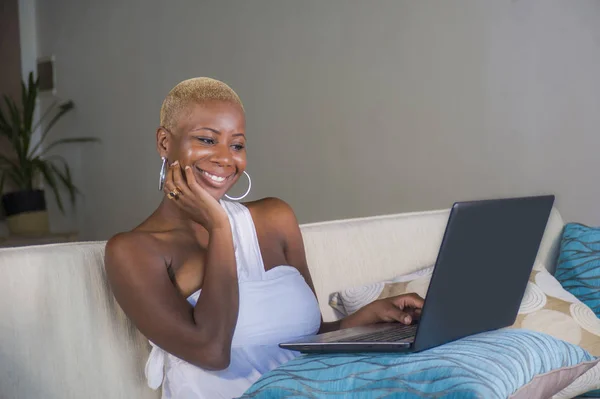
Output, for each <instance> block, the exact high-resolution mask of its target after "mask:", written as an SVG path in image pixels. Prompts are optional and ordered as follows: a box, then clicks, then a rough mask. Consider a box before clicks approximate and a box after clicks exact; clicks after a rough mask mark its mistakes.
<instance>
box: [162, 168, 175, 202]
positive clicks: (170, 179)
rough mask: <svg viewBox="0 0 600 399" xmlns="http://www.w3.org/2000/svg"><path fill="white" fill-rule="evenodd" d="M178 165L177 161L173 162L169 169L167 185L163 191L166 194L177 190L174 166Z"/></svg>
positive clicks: (166, 179)
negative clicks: (174, 179)
mask: <svg viewBox="0 0 600 399" xmlns="http://www.w3.org/2000/svg"><path fill="white" fill-rule="evenodd" d="M176 164H177V161H175V162H173V163H172V164H171V165H169V169H167V175H166V178H165V185H164V188H163V191H164V192H165V194H168V193H169V192H171V191H173V190H174V189H175V182H174V181H173V165H176Z"/></svg>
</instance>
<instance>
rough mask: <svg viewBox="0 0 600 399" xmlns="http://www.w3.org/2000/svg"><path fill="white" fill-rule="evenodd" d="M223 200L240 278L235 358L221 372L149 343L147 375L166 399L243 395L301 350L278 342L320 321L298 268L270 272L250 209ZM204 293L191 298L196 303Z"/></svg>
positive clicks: (308, 330) (299, 334)
mask: <svg viewBox="0 0 600 399" xmlns="http://www.w3.org/2000/svg"><path fill="white" fill-rule="evenodd" d="M221 204H222V205H223V207H224V208H225V210H226V211H227V214H228V216H229V221H230V223H231V227H232V232H233V242H234V248H235V258H236V262H237V271H238V281H239V313H238V320H237V325H236V328H235V332H234V335H233V341H232V345H231V363H230V365H229V367H228V368H227V369H225V370H222V371H208V370H203V369H201V368H199V367H196V366H194V365H192V364H190V363H187V362H185V361H183V360H181V359H179V358H177V357H175V356H173V355H171V354H169V353H167V352H165V351H163V350H162V349H160V348H159V347H157V346H156V345H154V344H153V343H152V342H150V343H151V345H152V351H151V353H150V356H149V358H148V361H147V363H146V370H145V373H146V379H147V381H148V385H149V386H150V387H151V388H152V389H158V388H159V387H160V385H161V384H162V398H163V399H204V398H206V399H218V398H235V397H239V396H241V395H242V394H243V393H244V392H245V391H246V390H247V389H248V388H249V387H250V385H252V383H254V382H255V381H256V380H257V379H258V378H259V377H260V376H261V375H262V374H264V373H265V372H267V371H269V370H271V369H273V368H275V367H277V366H279V365H280V364H282V363H284V362H287V361H288V360H291V359H293V358H294V357H296V356H297V355H298V353H296V352H292V351H289V350H285V349H281V348H279V347H278V346H277V345H278V344H279V343H281V342H284V341H288V340H292V339H296V338H300V337H302V336H306V335H311V334H315V333H316V332H317V331H318V329H319V326H320V322H321V313H320V310H319V306H318V303H317V300H316V298H315V296H314V294H313V292H312V291H311V289H310V287H309V286H308V285H307V284H306V282H305V280H304V278H303V277H302V275H301V274H300V273H299V272H298V270H297V269H296V268H294V267H292V266H288V265H281V266H277V267H275V268H273V269H271V270H269V271H267V272H265V268H264V264H263V261H262V255H261V252H260V247H259V245H258V239H257V235H256V229H255V227H254V223H253V221H252V217H251V215H250V211H249V210H248V208H246V207H245V206H244V205H242V204H239V203H237V202H230V201H221ZM200 293H201V290H199V291H197V292H195V293H194V294H192V295H191V296H190V297H189V298H188V302H190V303H191V304H192V305H194V306H195V305H196V302H197V300H198V297H199V296H200Z"/></svg>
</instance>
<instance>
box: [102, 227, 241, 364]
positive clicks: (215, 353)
mask: <svg viewBox="0 0 600 399" xmlns="http://www.w3.org/2000/svg"><path fill="white" fill-rule="evenodd" d="M158 246H159V245H158V243H157V242H156V240H155V239H153V238H152V237H149V236H146V235H142V234H138V233H126V234H122V235H117V236H115V237H113V238H112V239H111V240H109V242H108V243H107V246H106V256H105V267H106V272H107V276H108V280H109V283H110V285H111V288H112V291H113V294H114V295H115V298H116V299H117V301H118V302H119V304H120V306H121V307H122V309H123V311H124V312H125V314H127V316H128V317H129V318H130V319H131V320H132V321H133V323H134V324H135V325H136V327H137V328H138V329H139V330H140V331H141V332H142V334H144V335H145V336H146V337H147V338H148V339H150V340H151V341H152V342H153V343H154V344H156V345H158V346H159V347H161V348H162V349H164V350H165V351H167V352H169V353H171V354H173V355H175V356H177V357H178V358H180V359H183V360H185V361H187V362H189V363H191V364H194V365H196V366H199V367H202V368H204V369H210V370H220V369H224V368H226V367H227V366H228V365H229V362H230V353H231V340H232V337H233V331H234V328H235V324H236V322H237V315H238V306H239V302H238V301H239V295H238V282H237V271H236V263H235V256H234V250H233V238H232V234H231V229H230V227H229V228H227V227H218V228H215V229H213V231H211V232H210V239H209V243H208V255H207V258H206V264H205V274H204V282H203V290H202V295H201V296H200V298H199V299H198V303H197V304H196V306H195V307H192V306H191V305H190V304H189V303H188V302H187V301H186V300H185V298H183V297H182V296H181V294H180V293H179V292H178V291H177V289H176V288H175V287H174V285H173V284H172V283H171V281H170V279H169V276H168V274H167V268H166V266H167V262H168V261H169V260H165V259H164V258H163V257H162V256H161V255H160V254H159V252H158V249H157V248H158Z"/></svg>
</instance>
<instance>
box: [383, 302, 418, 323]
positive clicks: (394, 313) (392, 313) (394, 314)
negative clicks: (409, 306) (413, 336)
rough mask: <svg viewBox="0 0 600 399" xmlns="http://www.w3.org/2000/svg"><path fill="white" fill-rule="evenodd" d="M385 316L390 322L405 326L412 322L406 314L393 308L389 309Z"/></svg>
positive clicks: (410, 317)
mask: <svg viewBox="0 0 600 399" xmlns="http://www.w3.org/2000/svg"><path fill="white" fill-rule="evenodd" d="M387 316H388V317H389V318H390V321H397V322H399V323H402V324H406V325H409V324H410V323H412V321H413V318H412V316H411V315H410V314H409V313H408V312H405V311H403V310H400V309H398V308H396V307H393V306H392V307H390V309H389V311H388V313H387Z"/></svg>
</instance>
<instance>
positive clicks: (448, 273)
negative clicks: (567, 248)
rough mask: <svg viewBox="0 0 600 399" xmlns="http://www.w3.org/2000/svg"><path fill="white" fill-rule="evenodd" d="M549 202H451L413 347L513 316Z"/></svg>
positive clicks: (544, 199)
mask: <svg viewBox="0 0 600 399" xmlns="http://www.w3.org/2000/svg"><path fill="white" fill-rule="evenodd" d="M553 204H554V196H538V197H526V198H510V199H499V200H485V201H473V202H460V203H456V204H454V206H453V207H452V211H451V212H450V218H449V220H448V224H447V226H446V232H445V234H444V239H443V240H442V245H441V247H440V251H439V254H438V259H437V262H436V266H435V269H434V271H433V276H432V278H431V283H430V285H429V289H428V293H427V298H426V301H425V305H424V308H423V315H422V318H421V320H420V322H419V329H418V332H417V336H416V340H415V343H414V349H415V350H424V349H428V348H430V347H434V346H437V345H441V344H443V343H446V342H450V341H453V340H456V339H459V338H462V337H465V336H468V335H472V334H476V333H480V332H484V331H490V330H495V329H498V328H502V327H507V326H510V325H512V324H513V323H514V322H515V319H516V316H517V313H518V310H519V306H520V304H521V300H522V298H523V295H524V293H525V288H526V286H527V281H528V279H529V275H530V273H531V270H532V268H533V264H534V262H535V258H536V256H537V253H538V249H539V246H540V243H541V240H542V237H543V234H544V231H545V228H546V224H547V222H548V217H549V215H550V211H551V210H552V206H553Z"/></svg>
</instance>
